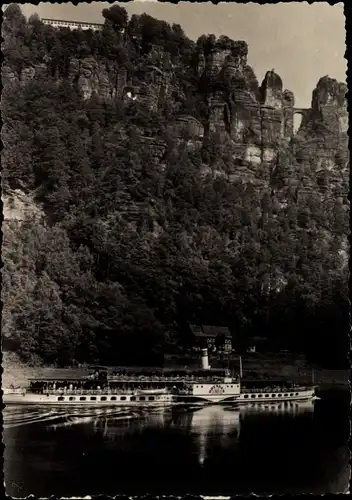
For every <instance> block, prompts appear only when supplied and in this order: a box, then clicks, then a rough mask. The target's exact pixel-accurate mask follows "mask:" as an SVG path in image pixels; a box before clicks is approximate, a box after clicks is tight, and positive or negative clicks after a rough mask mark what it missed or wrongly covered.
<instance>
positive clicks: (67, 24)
mask: <svg viewBox="0 0 352 500" xmlns="http://www.w3.org/2000/svg"><path fill="white" fill-rule="evenodd" d="M41 21H42V22H43V23H44V24H50V26H54V28H70V29H71V30H78V29H82V30H101V29H102V28H103V24H99V23H83V22H81V21H63V20H61V19H60V20H59V19H42V20H41Z"/></svg>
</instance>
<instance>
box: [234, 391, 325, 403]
mask: <svg viewBox="0 0 352 500" xmlns="http://www.w3.org/2000/svg"><path fill="white" fill-rule="evenodd" d="M314 398H315V389H314V388H305V389H298V390H291V391H290V392H288V391H287V392H284V391H282V392H274V391H271V392H269V391H268V392H259V391H258V392H255V391H251V392H241V394H240V396H239V398H238V399H237V401H238V402H239V403H241V404H245V403H253V402H256V401H257V402H259V403H267V402H270V403H273V402H277V403H279V402H280V401H305V400H309V399H314Z"/></svg>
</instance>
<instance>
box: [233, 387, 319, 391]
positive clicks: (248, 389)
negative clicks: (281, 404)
mask: <svg viewBox="0 0 352 500" xmlns="http://www.w3.org/2000/svg"><path fill="white" fill-rule="evenodd" d="M312 389H313V387H307V386H286V387H285V386H281V387H280V386H274V387H272V386H268V387H263V388H247V387H242V388H241V392H244V393H245V392H247V393H252V392H255V393H261V392H285V391H291V392H292V391H295V392H302V391H309V390H312Z"/></svg>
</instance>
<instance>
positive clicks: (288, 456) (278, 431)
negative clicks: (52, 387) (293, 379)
mask: <svg viewBox="0 0 352 500" xmlns="http://www.w3.org/2000/svg"><path fill="white" fill-rule="evenodd" d="M3 418H4V434H3V441H4V443H5V454H4V460H5V463H4V470H5V483H6V493H7V494H8V495H11V496H14V497H25V496H27V495H29V494H31V493H32V494H34V495H36V496H49V495H56V496H66V497H71V496H75V495H77V496H78V495H79V496H83V495H89V494H91V495H92V494H99V493H101V494H106V495H114V494H115V495H116V494H119V493H121V494H123V493H128V494H145V493H150V494H154V495H157V494H159V495H160V494H170V495H171V494H180V495H184V494H186V493H191V494H208V495H234V494H248V493H251V492H253V493H257V494H266V493H278V494H281V493H292V494H297V493H302V492H306V493H326V492H334V493H338V492H344V491H346V489H347V488H348V482H349V468H348V467H349V466H348V460H349V450H348V438H349V394H348V393H346V392H343V393H336V392H335V393H333V392H332V393H326V394H324V395H323V397H322V399H320V400H318V401H316V402H315V403H312V402H304V403H295V404H289V405H287V404H286V405H284V404H282V405H277V404H276V405H267V407H263V406H262V407H258V406H246V407H244V406H243V407H240V408H239V407H237V408H236V407H222V406H207V407H199V406H198V407H197V406H193V407H187V408H186V407H174V408H166V409H163V410H153V411H151V410H148V411H145V410H142V409H140V410H136V409H134V410H130V411H128V410H126V409H124V410H121V409H118V410H117V409H113V408H106V409H103V410H87V409H85V410H84V411H83V410H77V411H73V410H67V409H66V410H65V409H64V408H60V409H58V410H54V409H51V410H50V409H48V408H45V407H23V406H17V407H15V406H12V407H7V408H5V410H4V412H3Z"/></svg>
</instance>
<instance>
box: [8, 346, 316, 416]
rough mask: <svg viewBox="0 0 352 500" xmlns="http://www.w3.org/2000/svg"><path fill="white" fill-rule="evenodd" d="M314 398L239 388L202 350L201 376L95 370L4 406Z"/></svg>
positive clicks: (37, 382) (38, 386)
mask: <svg viewBox="0 0 352 500" xmlns="http://www.w3.org/2000/svg"><path fill="white" fill-rule="evenodd" d="M241 371H242V370H241ZM240 375H241V374H240ZM314 392H315V390H314V387H298V386H293V385H291V386H287V385H286V386H285V387H282V386H281V385H278V384H277V385H276V386H273V385H270V386H268V384H267V385H266V386H262V387H258V386H256V387H248V386H247V385H245V386H243V387H241V377H240V376H235V375H234V374H231V373H230V371H229V370H224V369H211V368H210V366H209V362H208V353H207V350H206V349H203V350H202V369H200V370H192V371H189V370H182V371H180V370H172V369H169V370H167V369H164V370H161V371H160V373H156V372H155V371H154V373H152V374H148V373H147V372H146V370H142V371H140V370H139V373H138V370H135V372H134V373H132V374H131V373H127V372H125V373H124V372H121V371H115V372H111V371H110V372H109V370H108V369H107V368H105V367H95V370H94V373H91V374H90V375H88V376H86V377H81V378H76V379H49V378H45V379H31V380H30V381H29V387H28V388H26V389H14V388H11V389H8V390H5V391H4V395H3V400H4V403H5V404H26V405H29V404H36V405H52V406H57V405H59V406H62V405H68V406H76V405H79V406H167V405H173V404H182V403H190V404H192V403H201V404H204V403H207V404H215V403H231V404H233V403H239V402H240V403H246V402H248V403H253V402H254V401H258V402H260V401H265V402H272V401H277V402H280V401H294V400H305V399H312V398H313V397H314Z"/></svg>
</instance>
